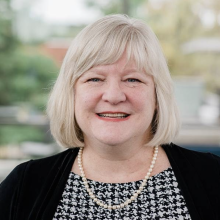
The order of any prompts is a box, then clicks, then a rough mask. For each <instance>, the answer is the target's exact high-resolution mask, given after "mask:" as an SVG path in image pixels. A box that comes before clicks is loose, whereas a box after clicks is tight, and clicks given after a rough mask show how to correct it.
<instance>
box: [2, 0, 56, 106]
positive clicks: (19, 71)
mask: <svg viewBox="0 0 220 220" xmlns="http://www.w3.org/2000/svg"><path fill="white" fill-rule="evenodd" d="M57 72H58V67H56V65H55V63H54V62H53V61H52V60H51V59H49V58H47V57H44V56H43V55H41V54H40V53H39V52H38V51H37V50H35V51H34V52H30V51H29V50H26V49H25V47H24V46H22V44H21V43H19V42H18V41H17V39H16V37H15V36H14V33H13V11H12V9H11V7H10V0H1V1H0V79H1V80H0V105H14V104H16V103H19V102H29V103H30V104H32V105H34V106H35V107H40V108H41V109H42V107H43V106H44V105H45V103H46V101H45V100H46V94H47V93H48V91H47V90H46V89H47V88H48V84H49V83H51V81H52V80H54V79H55V77H56V74H57Z"/></svg>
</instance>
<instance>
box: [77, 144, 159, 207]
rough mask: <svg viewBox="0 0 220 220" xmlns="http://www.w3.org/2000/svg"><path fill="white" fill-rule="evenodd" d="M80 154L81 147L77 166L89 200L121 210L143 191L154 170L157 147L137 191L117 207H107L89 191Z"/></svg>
mask: <svg viewBox="0 0 220 220" xmlns="http://www.w3.org/2000/svg"><path fill="white" fill-rule="evenodd" d="M82 153H83V147H80V149H79V153H78V166H79V170H80V172H81V176H82V180H83V184H84V186H85V188H86V191H87V192H88V194H89V196H90V198H91V199H92V200H93V201H94V202H95V203H96V204H98V205H99V206H101V207H103V208H106V209H110V210H111V209H121V208H124V207H125V206H127V205H128V204H130V203H131V202H132V201H134V200H136V198H137V197H138V195H139V194H140V193H141V192H142V190H143V189H144V187H145V185H146V183H147V180H148V179H149V177H150V175H151V173H152V170H153V168H154V165H155V163H156V159H157V154H158V146H155V147H154V154H153V158H152V161H151V165H150V167H149V170H148V172H147V175H146V176H145V177H144V179H143V181H142V183H141V185H140V187H139V189H138V190H137V191H136V192H135V193H134V194H133V195H132V196H131V197H130V198H129V199H127V200H126V201H125V202H123V203H121V204H119V205H113V206H112V205H107V204H105V203H104V202H102V201H100V200H99V199H97V198H96V196H95V195H94V194H93V192H92V191H91V189H90V188H89V184H88V182H87V179H86V176H85V172H84V169H83V165H82Z"/></svg>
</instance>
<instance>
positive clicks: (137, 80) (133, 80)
mask: <svg viewBox="0 0 220 220" xmlns="http://www.w3.org/2000/svg"><path fill="white" fill-rule="evenodd" d="M127 81H128V82H141V81H140V80H139V79H133V78H130V79H127Z"/></svg>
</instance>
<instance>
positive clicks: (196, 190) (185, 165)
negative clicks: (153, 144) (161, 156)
mask: <svg viewBox="0 0 220 220" xmlns="http://www.w3.org/2000/svg"><path fill="white" fill-rule="evenodd" d="M162 147H163V148H164V150H165V152H166V154H167V156H168V159H169V161H170V164H171V166H172V169H173V171H174V173H175V176H176V178H177V181H178V183H179V186H180V189H181V190H182V193H183V196H184V198H185V201H186V205H187V207H188V209H189V213H190V215H191V218H192V219H193V220H207V219H212V220H215V219H216V217H215V215H214V213H213V212H212V207H211V204H210V200H209V198H208V195H207V193H206V189H205V188H204V186H203V184H202V181H201V178H200V176H199V175H198V171H197V170H196V169H195V167H194V166H192V164H191V162H190V160H189V158H188V157H187V156H186V154H184V151H183V150H182V148H180V147H178V146H176V145H174V144H171V145H163V146H162ZM192 159H193V158H192ZM198 162H199V161H198ZM204 172H205V171H204Z"/></svg>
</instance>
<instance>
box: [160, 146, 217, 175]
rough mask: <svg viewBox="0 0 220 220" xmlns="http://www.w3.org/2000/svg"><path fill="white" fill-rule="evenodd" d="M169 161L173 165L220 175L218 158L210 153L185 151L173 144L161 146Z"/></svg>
mask: <svg viewBox="0 0 220 220" xmlns="http://www.w3.org/2000/svg"><path fill="white" fill-rule="evenodd" d="M163 148H164V150H165V152H166V153H167V156H168V158H169V160H172V161H173V162H174V163H176V164H178V165H181V166H185V165H186V164H188V165H190V167H194V168H198V169H199V170H203V171H205V170H206V171H210V170H212V171H214V170H215V171H216V172H218V173H219V175H220V157H218V156H217V155H214V154H212V153H205V152H198V151H195V150H190V149H186V148H183V147H180V146H178V145H175V144H173V143H171V144H167V145H163Z"/></svg>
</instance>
